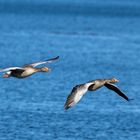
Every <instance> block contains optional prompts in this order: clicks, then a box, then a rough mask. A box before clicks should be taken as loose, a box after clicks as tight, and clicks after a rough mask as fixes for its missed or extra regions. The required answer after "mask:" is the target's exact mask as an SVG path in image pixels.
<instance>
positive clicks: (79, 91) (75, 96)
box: [64, 85, 88, 109]
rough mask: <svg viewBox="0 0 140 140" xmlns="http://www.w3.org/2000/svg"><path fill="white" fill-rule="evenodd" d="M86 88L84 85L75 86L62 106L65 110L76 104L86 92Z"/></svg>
mask: <svg viewBox="0 0 140 140" xmlns="http://www.w3.org/2000/svg"><path fill="white" fill-rule="evenodd" d="M87 90H88V89H87V87H86V86H84V85H77V86H75V87H74V88H73V89H72V91H71V93H70V95H69V96H68V97H67V100H66V103H65V105H64V107H65V109H69V108H70V107H72V106H74V105H75V104H77V103H78V102H79V101H80V100H81V98H82V97H83V95H84V94H85V93H86V92H87Z"/></svg>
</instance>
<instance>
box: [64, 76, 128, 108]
mask: <svg viewBox="0 0 140 140" xmlns="http://www.w3.org/2000/svg"><path fill="white" fill-rule="evenodd" d="M117 82H119V80H117V79H116V78H111V79H97V80H93V81H90V82H87V83H85V84H80V85H76V86H75V87H74V88H73V89H72V91H71V93H70V94H69V95H68V97H67V100H66V103H65V105H64V108H65V109H66V110H67V109H69V108H71V107H73V106H74V105H76V104H77V103H78V102H79V101H80V100H81V98H82V97H83V95H84V94H86V92H87V91H95V90H97V89H99V88H101V87H103V86H105V87H106V88H108V89H110V90H113V91H114V92H116V93H117V94H118V95H119V96H121V97H122V98H124V99H125V100H127V101H129V100H130V99H129V98H128V97H127V96H126V95H125V94H124V93H123V92H122V91H121V90H120V89H119V88H118V87H116V86H115V85H114V84H115V83H117Z"/></svg>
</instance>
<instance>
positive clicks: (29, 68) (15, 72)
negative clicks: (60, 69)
mask: <svg viewBox="0 0 140 140" xmlns="http://www.w3.org/2000/svg"><path fill="white" fill-rule="evenodd" d="M58 58H59V56H57V57H55V58H51V59H49V60H46V61H40V62H36V63H32V64H27V65H24V66H23V67H10V68H6V69H1V70H0V72H6V73H5V74H4V75H3V78H9V77H11V76H12V77H16V78H25V77H28V76H31V75H32V74H34V73H36V72H49V71H50V69H49V68H48V67H41V68H36V66H38V65H41V64H47V63H52V62H53V61H56V60H57V59H58Z"/></svg>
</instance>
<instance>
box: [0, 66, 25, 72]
mask: <svg viewBox="0 0 140 140" xmlns="http://www.w3.org/2000/svg"><path fill="white" fill-rule="evenodd" d="M13 70H22V71H24V69H23V68H21V67H10V68H5V69H0V72H6V71H13Z"/></svg>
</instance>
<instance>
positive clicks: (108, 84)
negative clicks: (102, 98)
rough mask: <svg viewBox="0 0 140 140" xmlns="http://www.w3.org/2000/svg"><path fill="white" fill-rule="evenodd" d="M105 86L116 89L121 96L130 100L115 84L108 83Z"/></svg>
mask: <svg viewBox="0 0 140 140" xmlns="http://www.w3.org/2000/svg"><path fill="white" fill-rule="evenodd" d="M105 87H107V88H108V89H110V90H113V91H115V92H116V93H117V94H118V95H119V96H121V97H123V98H124V99H125V100H127V101H129V98H128V97H127V96H126V95H125V94H124V93H123V92H122V91H121V90H120V89H119V88H118V87H116V86H115V85H113V84H110V83H107V84H105Z"/></svg>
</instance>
